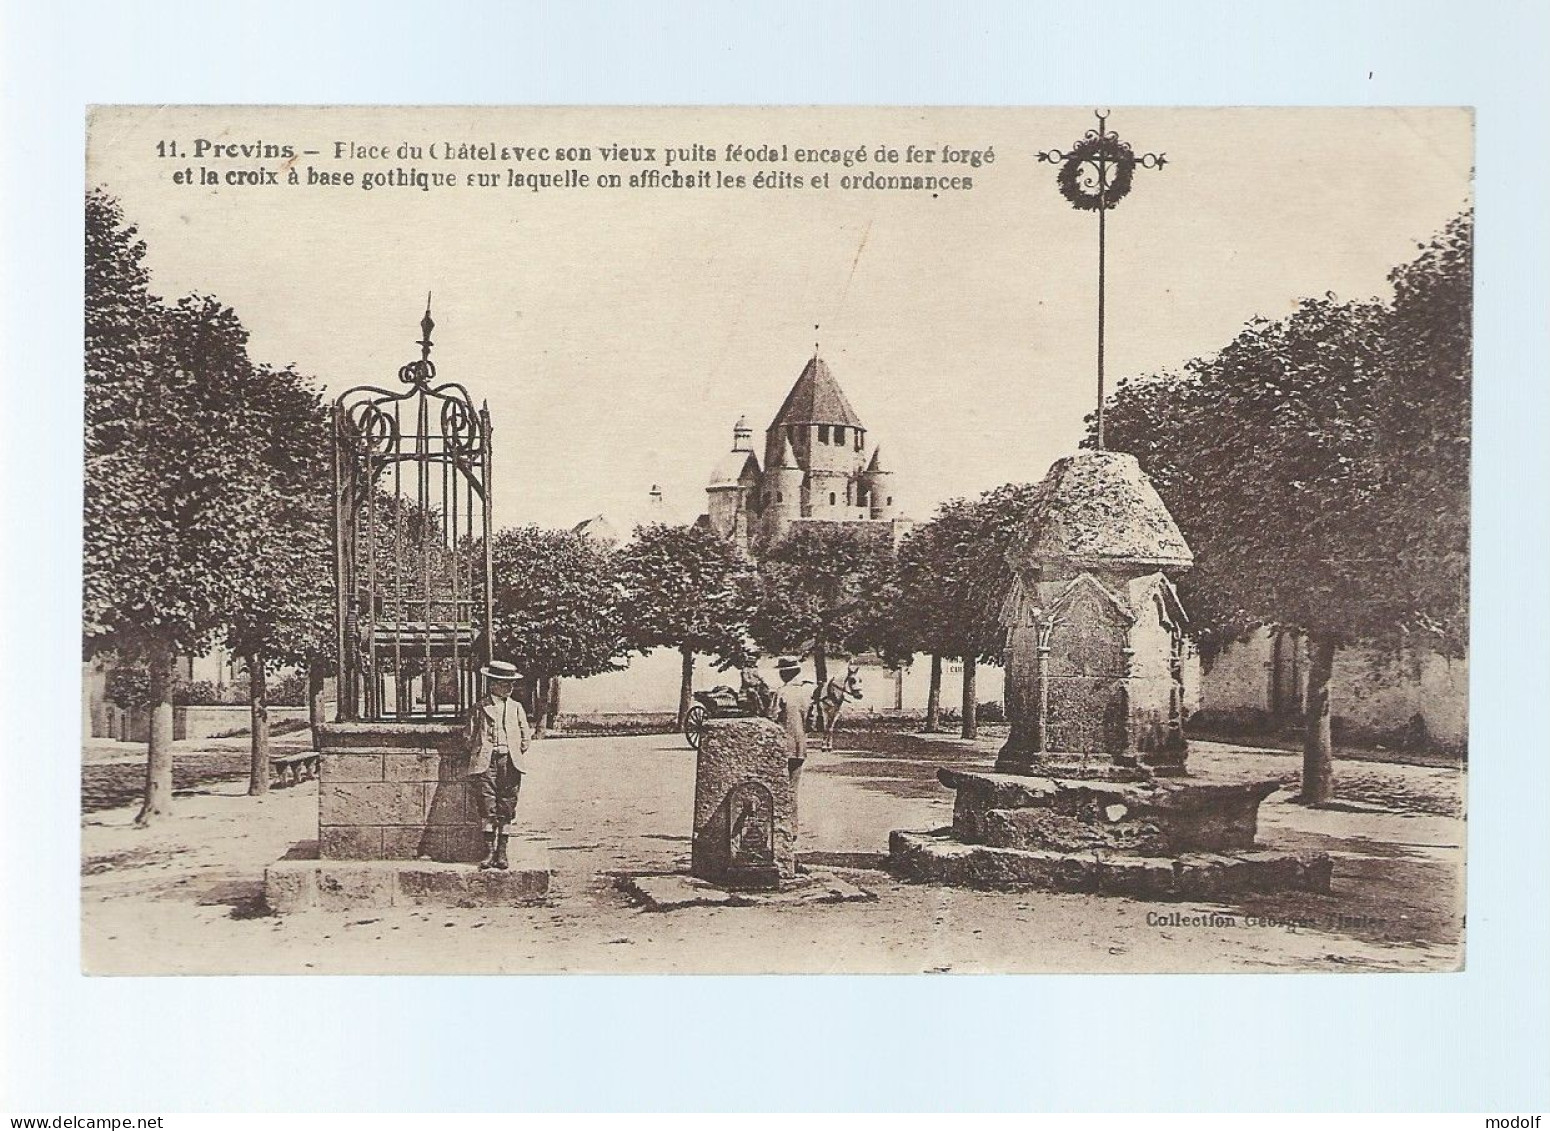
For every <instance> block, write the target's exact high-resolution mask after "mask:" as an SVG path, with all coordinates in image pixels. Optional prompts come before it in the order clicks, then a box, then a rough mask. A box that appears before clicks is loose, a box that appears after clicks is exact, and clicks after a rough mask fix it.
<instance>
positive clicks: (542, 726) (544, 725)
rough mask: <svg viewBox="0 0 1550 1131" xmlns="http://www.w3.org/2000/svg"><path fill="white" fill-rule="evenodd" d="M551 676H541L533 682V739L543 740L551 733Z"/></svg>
mask: <svg viewBox="0 0 1550 1131" xmlns="http://www.w3.org/2000/svg"><path fill="white" fill-rule="evenodd" d="M549 679H550V677H549V676H546V675H541V676H538V677H537V678H535V679H534V680H533V720H532V722H533V737H534V738H542V737H543V736H544V735H545V734H547V733H548V732H549Z"/></svg>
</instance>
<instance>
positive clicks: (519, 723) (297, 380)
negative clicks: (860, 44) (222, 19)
mask: <svg viewBox="0 0 1550 1131" xmlns="http://www.w3.org/2000/svg"><path fill="white" fill-rule="evenodd" d="M1473 164H1474V118H1473V114H1472V113H1471V111H1470V110H1468V109H1464V108H1437V107H1427V108H1364V109H1354V108H1353V109H1341V108H1319V109H1314V108H1306V109H1302V108H1277V109H1250V108H1195V109H1169V108H1159V107H1125V106H1114V107H1082V106H1067V107H1050V108H1034V107H1026V108H1016V107H1006V108H984V107H980V108H942V107H932V108H920V107H810V108H801V107H783V108H778V109H777V108H752V107H742V108H703V107H696V108H688V107H683V108H674V107H654V108H644V107H634V108H610V107H584V108H583V107H522V108H517V107H477V108H475V107H468V108H464V107H452V106H445V107H434V108H431V107H422V108H414V107H255V106H241V107H237V106H166V105H162V106H99V107H96V108H94V109H92V110H91V111H90V113H89V118H88V125H87V152H86V183H85V185H84V194H83V195H84V209H85V215H84V219H85V247H86V260H85V312H86V317H85V397H84V416H85V419H84V421H83V424H84V429H85V465H84V471H83V474H84V481H83V482H84V500H85V513H84V516H83V527H82V530H83V548H84V556H83V567H84V592H83V608H82V641H83V650H82V655H81V712H82V720H81V725H82V730H83V738H82V768H81V939H82V963H83V967H84V970H85V972H86V973H88V974H98V975H163V974H222V975H224V974H298V973H318V974H400V973H402V974H517V973H674V974H676V973H927V972H953V973H1024V972H1039V973H1175V972H1180V973H1183V972H1259V973H1266V972H1285V973H1300V972H1308V971H1314V972H1342V971H1344V972H1351V971H1356V972H1409V973H1414V972H1428V971H1434V972H1447V971H1458V970H1461V969H1463V966H1464V890H1465V813H1466V794H1467V755H1468V738H1469V725H1468V720H1469V715H1468V702H1467V695H1468V672H1469V639H1468V621H1469V550H1470V546H1469V529H1470V524H1469V519H1470V498H1469V483H1470V460H1471V451H1470V421H1471V341H1472V339H1471V325H1472V307H1471V294H1472V265H1473V251H1472V248H1473V232H1474V228H1473V221H1474V215H1473Z"/></svg>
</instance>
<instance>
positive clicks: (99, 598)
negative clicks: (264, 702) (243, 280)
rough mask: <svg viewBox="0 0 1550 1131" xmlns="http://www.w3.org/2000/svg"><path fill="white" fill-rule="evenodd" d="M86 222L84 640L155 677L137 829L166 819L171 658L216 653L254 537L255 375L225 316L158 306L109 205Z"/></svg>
mask: <svg viewBox="0 0 1550 1131" xmlns="http://www.w3.org/2000/svg"><path fill="white" fill-rule="evenodd" d="M85 218H86V304H85V306H86V310H85V313H86V317H85V331H86V351H85V380H86V398H85V399H86V414H85V415H86V421H85V440H86V466H85V491H84V496H85V498H84V508H83V509H84V514H83V559H82V561H83V567H84V592H83V602H82V603H83V610H82V611H83V617H82V620H83V634H84V636H85V639H86V645H87V648H88V650H89V651H93V652H95V651H97V650H99V649H102V648H114V649H116V650H118V651H119V652H120V653H121V654H123V655H125V656H126V657H130V658H137V659H140V660H143V661H144V662H145V663H146V665H147V669H148V687H147V700H148V706H149V709H150V741H149V746H148V750H147V755H146V789H145V801H144V804H143V805H142V807H141V811H140V813H139V815H138V817H137V818H136V821H137V823H139V824H142V825H143V824H147V823H149V822H151V821H152V820H153V819H154V818H155V817H157V816H159V815H162V814H165V813H167V812H169V811H170V808H171V797H172V695H171V693H172V683H173V662H174V657H175V656H176V654H177V653H179V652H184V653H197V652H200V651H203V650H204V649H205V648H206V647H207V646H208V645H209V644H210V643H211V641H212V639H213V637H214V635H215V633H216V631H217V630H218V628H219V627H220V625H221V623H222V622H223V620H224V618H225V614H226V611H227V610H228V609H230V608H232V607H233V606H234V605H235V604H236V603H237V600H238V599H239V598H240V596H241V588H242V584H241V580H240V578H239V574H238V572H237V571H235V570H234V569H233V568H232V567H233V565H234V564H235V563H237V562H239V561H240V560H242V558H243V555H244V554H246V553H248V552H249V551H250V550H251V548H252V546H253V543H254V541H255V537H256V530H257V511H258V507H257V503H256V501H255V500H254V499H253V498H252V496H251V493H250V492H248V491H245V490H244V489H243V487H244V484H245V483H247V482H250V481H251V480H250V479H249V477H248V476H247V474H246V473H245V469H246V468H247V467H248V466H249V465H250V463H251V461H252V458H253V457H252V455H251V453H249V452H248V451H247V450H245V447H244V444H243V443H242V439H241V423H242V421H243V420H244V417H245V410H244V392H245V387H246V382H247V378H248V375H249V372H250V366H249V364H248V360H247V355H246V334H245V332H244V331H243V330H242V327H241V324H240V323H239V322H238V321H237V318H236V316H235V315H234V314H233V313H232V312H231V311H230V310H229V309H227V308H225V307H223V306H221V305H220V304H219V303H217V302H216V301H215V300H213V299H209V298H202V297H197V296H196V297H190V298H186V299H183V300H182V301H180V302H179V303H178V304H177V305H176V306H171V307H169V306H166V305H164V304H163V303H161V302H159V301H158V300H157V299H156V298H155V297H154V296H152V295H151V294H150V292H149V275H148V273H147V271H146V269H145V265H144V256H145V245H144V244H143V243H142V242H141V241H140V240H139V239H138V237H137V234H136V231H135V229H134V228H133V227H132V226H131V225H129V224H128V223H127V222H126V220H125V218H124V214H123V211H122V209H121V208H120V207H119V206H118V204H117V203H116V202H115V201H113V200H112V199H111V198H110V197H108V196H107V195H106V194H104V193H102V192H99V191H93V192H91V193H89V194H88V195H87V197H86V209H85Z"/></svg>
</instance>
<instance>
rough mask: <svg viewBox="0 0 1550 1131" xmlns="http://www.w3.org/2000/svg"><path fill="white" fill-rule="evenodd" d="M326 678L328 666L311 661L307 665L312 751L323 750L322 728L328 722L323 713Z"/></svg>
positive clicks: (319, 661) (317, 661) (308, 719)
mask: <svg viewBox="0 0 1550 1131" xmlns="http://www.w3.org/2000/svg"><path fill="white" fill-rule="evenodd" d="M327 678H328V665H327V664H325V663H323V662H322V661H321V660H313V661H312V662H311V663H310V664H308V665H307V722H308V724H309V725H310V726H311V727H312V749H314V750H321V749H323V735H322V726H323V724H324V723H325V722H327V721H328V719H327V718H326V716H325V715H324V713H323V683H324V681H325V680H326V679H327Z"/></svg>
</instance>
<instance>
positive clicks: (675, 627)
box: [614, 524, 754, 665]
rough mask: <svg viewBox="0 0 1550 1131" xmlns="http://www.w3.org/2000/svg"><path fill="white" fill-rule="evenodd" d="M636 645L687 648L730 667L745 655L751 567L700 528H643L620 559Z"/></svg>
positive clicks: (629, 631)
mask: <svg viewBox="0 0 1550 1131" xmlns="http://www.w3.org/2000/svg"><path fill="white" fill-rule="evenodd" d="M614 564H615V568H616V577H617V580H618V583H619V613H620V618H621V621H622V623H623V626H624V632H625V639H626V641H627V642H628V644H629V646H630V647H631V648H632V649H635V650H638V651H643V652H644V651H650V650H651V649H653V648H659V647H668V648H687V649H688V650H689V651H691V652H696V653H699V654H701V655H708V656H712V657H714V658H715V659H717V660H718V661H720V662H722V663H723V664H726V665H732V664H739V663H743V662H745V661H746V660H747V659H748V656H747V650H748V622H749V619H750V617H751V616H752V613H753V581H754V574H753V567H752V565H751V564H750V563H749V562H748V560H747V559H746V558H744V557H743V556H742V554H740V553H739V552H738V551H737V548H736V547H735V546H733V545H732V544H731V543H730V542H728V541H727V540H726V539H723V538H720V537H718V536H717V535H716V534H715V532H714V531H712V530H710V529H708V528H706V527H703V526H667V525H663V524H654V525H650V526H642V527H640V528H639V529H637V530H636V531H635V537H634V538H633V539H632V540H631V541H630V542H629V543H628V544H627V545H625V546H624V547H623V548H622V549H621V550H620V551H619V552H618V554H617V555H616V558H615V563H614Z"/></svg>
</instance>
